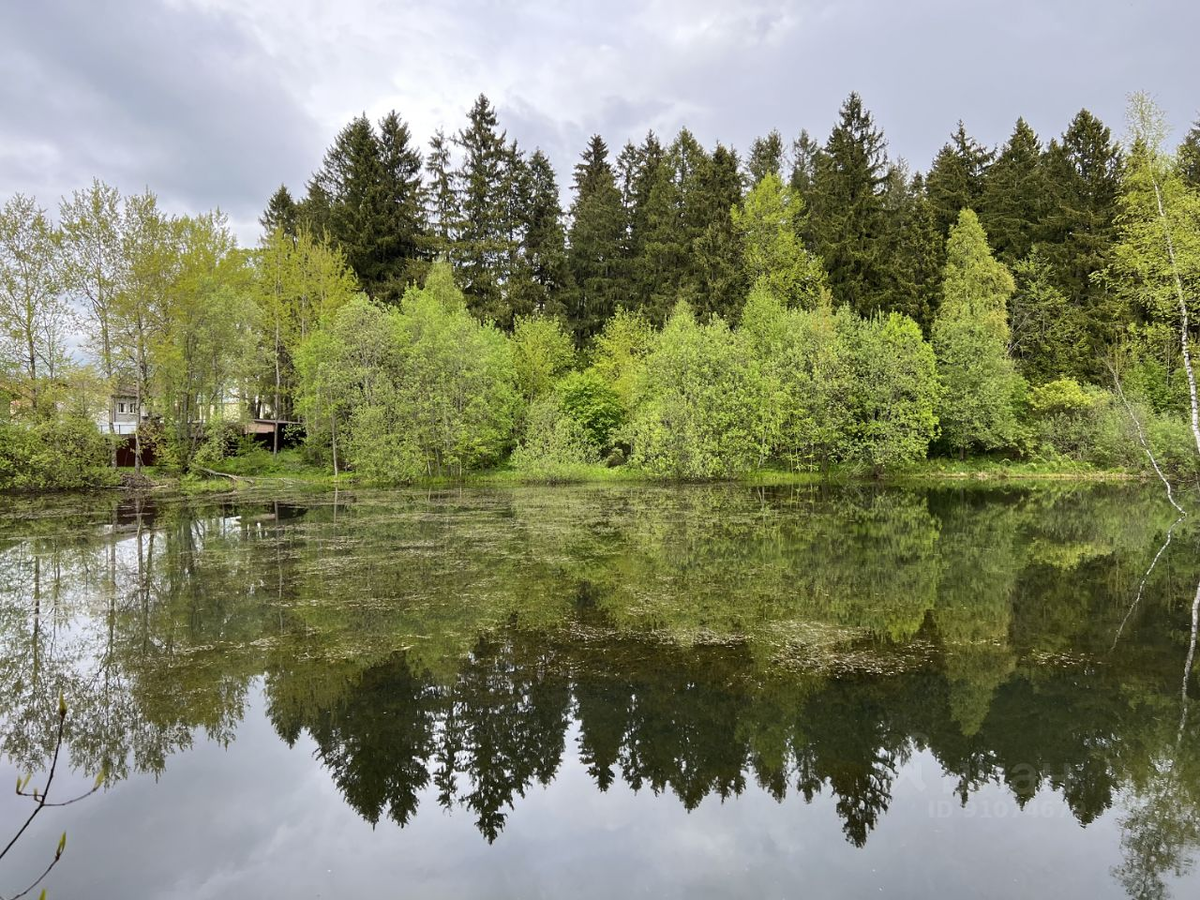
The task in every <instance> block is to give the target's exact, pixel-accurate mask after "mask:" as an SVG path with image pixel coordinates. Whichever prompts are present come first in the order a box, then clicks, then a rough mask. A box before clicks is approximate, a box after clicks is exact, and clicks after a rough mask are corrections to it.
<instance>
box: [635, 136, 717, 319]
mask: <svg viewBox="0 0 1200 900" xmlns="http://www.w3.org/2000/svg"><path fill="white" fill-rule="evenodd" d="M706 164H707V154H705V152H704V148H703V147H701V146H700V143H699V142H698V141H697V140H696V138H695V136H694V135H693V134H692V133H691V132H690V131H688V130H687V129H686V128H685V129H682V130H681V131H680V132H679V135H678V136H677V137H676V138H675V140H674V141H672V142H671V146H670V147H668V148H667V150H666V154H665V156H664V157H663V160H662V162H661V164H659V165H658V166H657V167H656V168H655V170H654V173H653V182H652V184H651V187H650V193H649V197H648V198H647V201H646V205H645V210H646V213H645V240H644V242H643V244H642V248H641V253H640V255H639V257H638V259H637V263H636V270H637V276H636V277H637V282H638V288H639V290H638V293H639V294H640V296H641V309H642V310H643V311H644V312H645V313H646V315H647V317H648V318H649V319H650V320H651V321H652V322H654V323H655V324H657V325H662V324H663V323H665V322H666V320H667V317H668V316H669V315H670V313H671V311H672V310H673V309H674V308H675V304H676V303H677V302H678V301H680V300H684V301H685V302H688V303H689V304H691V303H693V302H695V301H697V300H698V299H700V285H699V279H698V277H697V272H696V266H695V258H694V256H693V251H692V248H693V243H694V242H695V240H696V239H697V238H698V237H699V236H700V234H701V233H702V232H703V231H704V229H705V227H706V226H707V224H708V222H707V217H708V216H709V215H710V212H711V209H710V204H709V203H708V202H707V201H706V200H705V198H704V197H703V196H702V194H703V192H702V190H701V189H700V177H701V173H702V171H704V169H705V167H706Z"/></svg>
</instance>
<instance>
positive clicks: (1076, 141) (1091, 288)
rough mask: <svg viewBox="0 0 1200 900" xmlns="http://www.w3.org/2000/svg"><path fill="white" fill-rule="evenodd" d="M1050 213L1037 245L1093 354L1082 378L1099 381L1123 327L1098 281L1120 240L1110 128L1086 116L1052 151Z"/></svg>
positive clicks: (1117, 160)
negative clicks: (1106, 354)
mask: <svg viewBox="0 0 1200 900" xmlns="http://www.w3.org/2000/svg"><path fill="white" fill-rule="evenodd" d="M1045 161H1046V176H1047V178H1046V183H1047V184H1048V186H1049V194H1050V198H1049V207H1050V208H1049V210H1048V212H1047V214H1046V217H1045V219H1044V224H1043V228H1042V238H1041V241H1040V242H1039V246H1040V248H1041V250H1042V253H1043V254H1044V256H1045V257H1046V260H1047V262H1048V263H1049V264H1050V266H1051V268H1052V269H1053V270H1054V273H1055V278H1056V280H1057V283H1058V287H1059V289H1060V290H1062V292H1063V293H1064V294H1065V295H1066V296H1067V299H1068V301H1069V302H1070V303H1071V304H1072V306H1074V307H1075V308H1076V310H1077V311H1078V314H1079V315H1078V320H1079V322H1080V324H1081V326H1082V328H1083V331H1084V334H1085V339H1086V345H1087V350H1086V352H1085V353H1083V354H1082V356H1081V359H1082V366H1081V370H1080V371H1078V372H1072V373H1064V374H1073V375H1079V376H1082V377H1090V378H1099V377H1101V364H1100V360H1101V357H1102V356H1103V354H1104V352H1105V348H1106V347H1107V346H1108V345H1110V344H1111V343H1112V342H1113V341H1114V340H1115V338H1116V336H1117V334H1118V333H1119V332H1120V331H1121V330H1122V329H1123V328H1124V325H1125V321H1124V319H1125V315H1124V312H1123V304H1122V303H1121V302H1120V300H1119V299H1118V298H1117V297H1116V296H1115V295H1114V294H1113V293H1112V292H1110V291H1109V289H1108V286H1107V285H1106V284H1105V283H1104V282H1103V281H1102V280H1098V279H1094V278H1093V277H1092V276H1093V274H1094V273H1096V272H1100V271H1102V270H1103V269H1104V268H1105V266H1106V265H1107V264H1108V262H1109V259H1110V255H1111V250H1112V244H1113V240H1114V237H1115V230H1114V229H1115V225H1114V221H1115V218H1116V214H1117V209H1118V200H1119V198H1120V195H1121V181H1122V169H1123V160H1122V155H1121V150H1120V147H1119V146H1118V145H1117V143H1116V141H1114V140H1113V137H1112V133H1111V132H1110V131H1109V129H1108V128H1107V126H1105V125H1104V123H1103V122H1101V121H1100V120H1099V119H1097V118H1096V117H1095V116H1093V115H1092V114H1091V113H1090V112H1088V111H1087V110H1081V111H1080V112H1079V114H1078V115H1076V116H1075V118H1074V119H1073V120H1072V122H1071V124H1070V126H1069V127H1068V128H1067V130H1066V132H1065V133H1064V134H1063V136H1062V138H1061V139H1060V140H1055V141H1051V143H1050V147H1049V149H1048V150H1047V152H1046V160H1045Z"/></svg>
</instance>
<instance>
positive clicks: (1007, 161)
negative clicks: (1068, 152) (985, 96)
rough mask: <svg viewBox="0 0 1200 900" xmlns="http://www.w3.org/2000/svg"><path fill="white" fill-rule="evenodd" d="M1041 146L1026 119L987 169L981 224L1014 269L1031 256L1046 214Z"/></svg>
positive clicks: (980, 216)
mask: <svg viewBox="0 0 1200 900" xmlns="http://www.w3.org/2000/svg"><path fill="white" fill-rule="evenodd" d="M1046 189H1047V184H1046V177H1045V171H1044V167H1043V162H1042V146H1041V142H1040V141H1039V140H1038V136H1037V134H1035V133H1034V130H1033V129H1032V128H1030V127H1029V124H1028V123H1027V122H1026V121H1025V120H1024V119H1017V124H1016V126H1015V127H1014V128H1013V133H1012V135H1011V136H1010V137H1009V139H1008V141H1007V143H1005V145H1004V146H1003V147H1002V148H1001V149H1000V153H999V155H998V156H997V157H996V161H995V162H994V163H992V165H991V166H990V167H989V168H988V171H987V176H986V177H985V178H984V184H983V196H982V198H981V199H980V206H979V221H980V223H981V224H982V225H983V227H984V230H985V231H987V233H988V236H989V238H990V239H991V243H992V246H993V247H994V248H995V252H996V258H997V259H999V260H1000V261H1001V262H1003V263H1005V264H1006V265H1012V264H1013V263H1015V262H1017V260H1019V259H1023V258H1025V257H1026V256H1028V255H1029V251H1030V250H1031V249H1032V248H1033V244H1034V242H1035V241H1036V240H1037V239H1038V236H1039V228H1040V227H1041V222H1042V218H1043V216H1044V215H1045V211H1046Z"/></svg>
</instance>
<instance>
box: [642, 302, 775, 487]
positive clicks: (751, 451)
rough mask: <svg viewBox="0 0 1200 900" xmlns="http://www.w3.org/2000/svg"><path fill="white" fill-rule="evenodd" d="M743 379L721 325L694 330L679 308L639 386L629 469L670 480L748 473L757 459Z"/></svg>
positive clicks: (683, 309) (692, 322)
mask: <svg viewBox="0 0 1200 900" xmlns="http://www.w3.org/2000/svg"><path fill="white" fill-rule="evenodd" d="M749 375H750V372H749V369H748V368H747V366H746V365H745V362H744V360H743V359H742V358H741V355H740V354H739V353H738V352H737V347H736V345H735V343H734V340H733V335H732V333H731V332H730V330H729V328H728V326H727V325H725V323H724V322H723V321H722V320H721V319H715V320H714V321H713V322H712V323H710V324H707V325H700V324H698V323H697V322H696V319H695V316H694V315H693V313H692V310H691V308H690V307H689V306H688V305H687V304H686V303H682V302H681V303H680V304H679V305H678V306H677V307H676V309H675V312H674V313H673V314H672V315H671V318H670V320H669V321H668V322H667V326H666V328H664V329H663V332H662V334H661V335H660V337H659V340H658V343H657V345H656V346H655V348H654V350H653V352H652V353H651V354H650V356H649V357H648V358H647V360H646V366H645V369H644V370H643V372H642V375H641V378H640V379H639V382H638V387H637V391H636V396H637V406H636V412H635V414H634V419H633V421H632V424H631V435H632V444H633V455H632V458H631V459H632V462H633V463H634V464H635V465H637V466H639V467H641V468H642V469H644V470H645V471H646V472H648V473H649V474H651V475H654V476H657V477H666V478H676V479H704V478H717V477H722V476H730V475H734V474H737V473H739V472H744V471H747V470H748V469H750V468H751V467H752V466H753V464H754V462H755V460H756V452H755V445H754V437H753V422H752V416H753V410H752V408H751V406H750V404H749V403H748V399H749V397H750V385H749Z"/></svg>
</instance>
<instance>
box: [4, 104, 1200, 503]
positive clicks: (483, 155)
mask: <svg viewBox="0 0 1200 900" xmlns="http://www.w3.org/2000/svg"><path fill="white" fill-rule="evenodd" d="M1165 134H1166V129H1165V127H1164V126H1163V119H1162V115H1161V114H1160V113H1159V112H1158V111H1157V110H1156V109H1155V108H1154V107H1153V106H1152V105H1151V104H1149V102H1148V101H1147V100H1145V98H1143V97H1140V96H1138V97H1135V98H1133V100H1132V101H1131V115H1130V124H1129V129H1128V133H1127V135H1126V136H1125V139H1124V140H1123V142H1122V141H1118V140H1117V139H1116V138H1115V137H1114V135H1113V133H1112V131H1111V130H1110V128H1109V127H1108V126H1106V125H1105V124H1104V123H1102V122H1101V121H1100V120H1099V119H1097V118H1096V117H1095V116H1094V115H1092V114H1091V113H1089V112H1088V111H1086V110H1082V111H1080V112H1079V114H1078V115H1076V116H1075V117H1074V119H1072V120H1071V121H1070V122H1069V123H1067V127H1066V129H1065V131H1064V132H1063V133H1062V134H1061V135H1060V136H1058V137H1055V138H1052V139H1050V140H1048V141H1044V140H1043V139H1042V138H1040V137H1039V136H1038V135H1037V134H1035V133H1034V131H1033V130H1032V129H1031V128H1030V126H1029V125H1028V124H1027V123H1026V122H1025V121H1024V120H1023V119H1022V120H1018V121H1017V123H1016V125H1015V126H1014V128H1013V131H1012V134H1011V136H1010V137H1009V139H1008V140H1007V141H1006V142H1005V143H1004V144H1003V145H1002V146H1000V147H996V148H988V147H986V146H983V145H982V144H980V143H979V142H978V141H976V140H975V139H974V138H972V137H971V136H970V135H969V133H968V132H967V130H966V128H965V126H964V125H963V124H962V123H961V122H960V123H959V124H958V126H957V128H956V129H955V130H954V132H953V133H952V134H951V135H950V139H949V141H948V142H947V143H946V145H945V146H944V147H943V148H942V149H941V150H940V151H939V152H938V154H937V155H936V157H935V158H934V159H933V161H932V163H931V164H930V166H929V169H928V171H926V172H913V171H911V170H910V169H909V167H908V166H907V164H906V163H905V162H904V161H903V160H894V159H892V158H890V157H889V154H888V148H887V142H886V139H885V137H884V135H883V133H882V131H881V130H880V129H879V128H878V127H877V126H876V125H875V124H874V121H873V119H872V116H871V114H870V112H869V111H868V110H867V109H866V107H865V106H864V104H863V101H862V100H861V98H860V97H859V96H858V95H857V94H851V95H850V97H849V98H848V99H847V100H846V101H845V103H844V104H843V105H842V108H841V111H840V115H839V118H838V121H837V123H836V124H835V125H834V127H833V129H832V130H831V131H830V132H829V135H828V137H827V138H826V139H825V140H824V141H823V142H822V141H820V140H818V139H815V138H813V137H812V136H810V135H809V133H808V132H806V131H802V132H801V133H800V135H799V136H798V137H797V138H796V139H795V140H794V141H786V140H785V139H784V137H783V136H782V135H781V134H780V132H778V131H772V132H771V133H770V134H768V135H766V136H764V137H761V138H758V139H756V140H754V141H753V142H752V144H751V146H750V147H749V149H748V151H747V152H746V153H745V155H744V156H742V155H739V153H738V152H737V151H736V150H735V149H733V148H731V147H727V146H724V145H722V144H717V145H716V146H715V147H713V148H712V149H711V150H710V149H706V148H705V147H703V146H702V145H701V144H700V143H699V142H698V141H697V139H696V137H695V136H694V135H693V134H692V133H691V132H689V131H688V130H686V129H684V130H682V131H680V133H679V134H678V135H676V136H675V137H674V138H672V139H671V140H670V141H669V142H665V141H664V140H662V139H660V138H659V137H658V136H657V135H655V134H654V133H650V134H647V135H646V136H645V137H644V138H643V139H642V140H641V141H640V143H634V142H632V141H630V142H627V143H626V144H625V145H624V146H623V147H622V148H621V149H620V151H619V152H617V153H615V155H614V154H613V153H611V152H610V150H609V147H608V145H607V144H606V143H605V141H604V139H603V138H602V137H600V136H599V135H596V136H593V137H592V138H591V140H590V141H589V142H588V144H587V146H586V148H584V150H583V152H582V153H581V154H580V157H579V160H578V162H577V163H576V164H575V167H574V174H573V179H572V184H571V190H570V203H569V207H568V208H566V209H564V208H563V201H562V199H561V198H562V196H563V193H562V191H561V190H560V185H559V184H558V182H557V180H556V174H555V169H554V167H553V166H552V164H551V162H550V160H549V159H548V158H547V157H546V156H545V154H544V153H542V152H541V151H540V150H534V151H533V152H532V153H529V152H527V151H526V150H525V149H524V148H521V147H519V146H518V145H517V143H516V142H515V141H513V140H510V139H509V137H508V136H507V134H506V132H505V131H504V130H503V129H502V128H501V125H500V123H499V120H498V117H497V114H496V110H495V108H494V107H493V106H492V104H491V103H490V102H489V101H488V100H487V98H486V97H483V96H480V97H479V98H478V100H477V101H476V102H475V104H474V105H473V106H472V108H471V110H470V111H469V113H468V116H467V121H466V123H465V125H464V126H463V127H462V128H461V129H460V130H459V131H457V132H455V133H454V134H452V135H447V134H445V133H444V132H442V131H438V132H437V133H436V134H435V135H434V136H433V137H432V139H431V140H430V142H429V146H428V148H427V149H426V150H423V149H422V147H421V146H420V144H419V143H418V141H417V140H416V139H415V138H414V136H413V135H412V133H411V132H410V129H409V127H408V125H407V124H406V123H405V122H404V121H403V119H402V118H401V117H400V116H399V115H398V114H396V113H394V112H393V113H390V114H388V115H387V116H385V117H383V118H382V119H381V120H379V121H378V122H372V121H371V120H370V119H368V118H367V117H366V116H365V115H364V116H360V117H358V118H355V119H354V120H352V121H351V122H350V123H349V124H348V125H346V127H345V128H343V129H342V130H341V132H339V133H338V134H337V136H336V137H335V139H334V141H333V143H332V145H331V146H330V147H329V149H328V151H327V152H326V154H325V158H324V159H323V160H322V161H321V163H320V165H319V167H318V168H317V169H316V171H315V172H314V174H313V175H312V177H311V178H310V180H309V181H308V183H307V185H306V188H305V191H304V193H303V195H302V196H294V195H293V194H292V192H291V191H290V190H289V189H288V187H286V186H281V187H280V188H279V189H278V190H277V191H276V192H275V193H274V194H273V195H272V196H271V197H270V199H269V202H268V203H267V205H266V209H265V211H264V213H263V215H262V218H261V223H262V227H263V233H262V237H261V240H260V242H259V244H258V246H257V247H255V248H253V249H242V248H239V247H238V246H237V242H236V241H235V240H234V237H233V235H232V233H231V230H230V228H229V226H228V223H227V220H226V218H225V217H224V216H223V215H222V214H221V213H220V212H219V211H215V212H212V213H208V214H204V215H195V216H172V215H168V214H167V213H166V212H164V210H163V209H162V208H161V206H160V205H159V203H158V201H157V199H156V197H155V196H154V195H153V194H152V193H150V192H149V191H147V192H145V193H142V194H139V195H133V196H124V197H123V196H121V195H119V193H118V192H117V191H116V190H115V189H113V188H111V187H109V186H107V185H105V184H103V183H102V182H100V181H96V182H94V183H93V184H92V185H91V186H90V187H88V188H86V189H84V190H81V191H77V192H76V193H75V194H73V195H72V196H71V197H68V198H64V199H63V200H62V202H61V204H60V206H59V209H58V215H57V217H56V218H53V217H52V216H51V215H50V214H49V213H47V212H46V211H45V210H44V209H43V208H42V207H40V206H39V205H38V203H37V202H36V201H35V200H34V199H32V198H29V197H25V196H22V195H16V196H14V197H13V198H11V199H9V200H8V201H7V202H6V203H5V204H4V207H3V210H2V212H0V348H2V352H0V393H3V394H4V395H6V397H7V399H8V401H9V402H7V403H6V404H5V407H6V408H7V410H8V415H7V417H6V418H5V419H0V487H3V486H8V487H14V486H15V487H38V486H51V485H64V486H66V485H81V484H87V483H94V482H96V481H103V480H105V479H106V478H111V477H112V468H111V466H112V464H115V461H116V453H115V449H114V447H115V439H114V438H113V437H112V436H111V435H109V434H106V433H105V432H112V431H113V430H114V428H113V424H112V420H113V410H112V407H113V404H112V402H111V397H112V396H113V395H114V392H116V391H117V390H118V389H119V390H120V391H121V392H122V393H128V394H129V395H130V396H134V397H136V403H137V408H140V409H141V410H142V411H143V413H144V416H145V418H144V419H143V420H142V425H141V427H139V428H138V429H137V434H136V436H135V439H134V440H135V447H134V449H135V452H136V454H137V456H138V458H139V462H140V458H141V456H142V455H143V453H144V451H145V449H146V447H147V446H152V448H153V450H154V452H155V457H156V459H157V461H158V462H159V464H160V465H164V466H167V467H170V468H175V469H178V470H180V471H187V470H189V469H195V468H197V467H201V468H202V467H208V466H219V465H220V463H221V462H222V461H223V459H224V458H225V457H228V456H230V455H236V454H238V453H245V452H246V451H247V446H248V445H247V443H246V442H245V440H244V439H242V438H241V436H240V435H241V427H240V425H239V422H240V421H241V420H244V419H245V418H247V417H249V416H252V415H253V416H255V417H265V418H270V419H276V420H287V421H289V422H293V421H294V422H298V423H302V431H303V453H304V455H305V456H306V457H307V459H308V460H309V462H310V463H312V464H314V465H320V466H324V467H328V468H330V469H331V470H332V471H333V472H334V473H335V474H337V473H339V472H342V471H345V470H351V471H353V472H355V473H356V474H357V476H358V477H359V478H361V479H363V480H365V481H374V482H379V483H402V482H408V481H413V480H417V479H421V478H425V477H430V476H451V477H457V476H460V475H462V474H463V473H465V472H468V471H472V470H479V469H485V468H490V467H495V466H498V465H504V464H506V463H507V464H511V466H512V467H513V468H515V469H516V470H518V471H519V472H522V473H524V474H525V475H526V476H527V477H530V478H540V479H551V480H553V479H558V478H569V477H576V476H578V475H580V474H582V473H585V472H586V471H588V470H589V469H591V468H596V469H599V467H600V465H601V464H602V463H606V464H607V465H608V466H617V465H628V466H630V467H632V470H636V471H638V472H642V473H644V474H646V475H647V476H653V477H668V478H687V479H697V478H716V477H729V476H735V475H739V474H742V473H746V472H750V471H754V470H758V469H763V468H768V467H771V468H787V469H792V470H798V471H813V470H820V471H826V470H828V469H829V468H830V467H831V466H850V467H854V468H859V469H862V470H863V471H870V472H873V473H875V474H879V473H882V472H885V471H889V470H895V469H897V468H903V467H904V466H905V465H907V464H911V463H913V462H915V461H918V460H921V459H924V458H926V457H927V456H928V455H930V454H933V455H946V456H952V457H958V458H964V457H966V456H968V455H975V454H989V455H998V456H1003V457H1006V458H1011V459H1032V460H1050V461H1071V462H1079V463H1083V464H1091V465H1095V466H1099V467H1115V468H1133V469H1138V468H1142V467H1144V466H1145V465H1147V462H1146V457H1147V454H1146V450H1147V449H1152V450H1153V452H1154V453H1155V455H1156V456H1157V457H1159V460H1160V462H1161V463H1162V464H1163V465H1164V466H1165V467H1167V468H1169V469H1172V470H1174V471H1176V472H1178V473H1180V474H1183V473H1185V472H1186V474H1188V475H1191V474H1194V472H1195V470H1196V468H1197V463H1196V452H1195V451H1196V449H1197V447H1196V446H1195V445H1196V444H1198V443H1200V437H1197V438H1196V439H1195V440H1193V437H1192V434H1191V433H1189V423H1188V417H1189V412H1190V409H1191V404H1189V383H1190V381H1191V378H1190V376H1189V372H1188V371H1187V366H1188V365H1190V361H1189V360H1188V359H1187V356H1188V350H1189V342H1190V339H1191V334H1192V332H1191V329H1190V321H1191V320H1193V319H1195V318H1196V316H1197V314H1200V309H1194V308H1192V304H1194V303H1195V297H1196V287H1197V285H1200V124H1197V126H1195V127H1193V128H1192V129H1191V131H1190V132H1188V134H1187V136H1186V138H1185V140H1184V142H1183V144H1182V145H1181V146H1180V147H1179V148H1178V149H1177V150H1176V151H1174V152H1171V151H1170V150H1169V148H1167V147H1165V146H1164V135H1165ZM1181 336H1183V340H1181ZM106 407H107V409H108V412H107V413H105V408H106ZM106 417H107V420H108V422H107V426H106V425H105V419H106ZM97 423H99V427H97ZM276 444H278V439H276ZM271 449H272V450H273V451H277V450H278V449H279V448H278V446H275V447H272V448H271ZM259 452H260V453H261V452H262V451H259Z"/></svg>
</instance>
